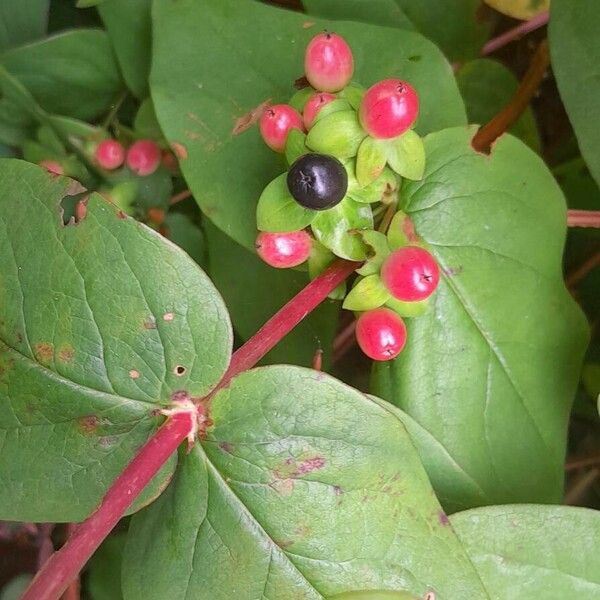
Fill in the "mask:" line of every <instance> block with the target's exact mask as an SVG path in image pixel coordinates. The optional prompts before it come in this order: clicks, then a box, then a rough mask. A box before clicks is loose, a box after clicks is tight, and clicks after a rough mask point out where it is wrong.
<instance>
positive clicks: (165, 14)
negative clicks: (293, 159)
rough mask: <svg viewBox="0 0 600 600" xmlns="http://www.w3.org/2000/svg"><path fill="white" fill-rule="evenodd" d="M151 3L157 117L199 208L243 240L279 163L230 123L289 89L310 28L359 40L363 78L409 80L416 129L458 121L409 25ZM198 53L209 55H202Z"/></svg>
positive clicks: (441, 72)
mask: <svg viewBox="0 0 600 600" xmlns="http://www.w3.org/2000/svg"><path fill="white" fill-rule="evenodd" d="M153 9H154V10H153V39H154V52H153V58H152V74H151V91H152V98H153V100H154V104H155V108H156V113H157V116H158V120H159V122H160V124H161V127H162V129H163V131H164V133H165V135H166V137H167V140H168V141H169V142H171V143H172V144H176V146H175V147H176V148H177V149H179V156H181V157H185V156H187V158H183V159H182V160H181V169H182V172H183V175H184V177H185V179H186V181H187V183H188V185H189V187H190V189H191V190H192V191H193V192H194V197H195V198H196V199H197V201H198V203H199V204H200V208H201V209H202V211H203V212H204V213H205V214H206V215H207V216H208V218H210V219H211V221H213V223H215V224H216V225H217V226H218V227H219V228H220V229H221V230H223V231H225V232H226V233H227V234H228V235H230V236H231V237H233V238H234V239H235V240H236V241H238V242H239V243H241V244H242V245H244V246H246V247H247V248H249V249H252V248H253V246H254V239H255V233H256V232H255V216H254V215H255V207H256V202H257V200H258V198H259V197H260V194H261V192H262V190H263V188H264V186H265V185H266V184H267V183H268V182H269V181H271V180H272V179H273V178H274V177H276V176H277V175H278V174H279V173H281V163H280V162H279V161H278V160H277V158H276V157H275V156H274V155H273V152H271V151H270V150H269V149H268V148H267V147H266V145H265V144H264V142H263V141H262V140H261V139H260V134H259V131H258V128H257V127H251V128H248V129H245V130H243V131H240V130H239V128H236V123H240V122H241V123H245V122H247V121H248V117H249V115H252V114H254V113H253V111H255V109H256V108H257V107H259V106H260V105H261V104H262V103H263V102H265V101H266V100H268V99H271V101H272V102H285V101H286V100H287V99H288V98H289V97H290V96H291V95H292V93H293V88H292V84H293V81H294V80H295V79H296V78H297V77H298V76H299V75H300V74H302V69H303V60H304V50H305V47H306V44H307V43H308V41H309V40H310V39H311V38H312V37H313V36H314V35H315V34H316V33H317V32H318V31H322V30H323V29H334V30H335V31H337V32H338V33H340V34H341V35H343V36H344V37H345V38H346V39H347V40H348V42H349V43H350V44H351V45H352V46H353V47H354V48H355V49H357V51H358V49H360V58H358V55H357V61H356V74H355V77H356V80H357V81H360V82H361V83H362V84H364V85H372V84H373V83H375V82H376V81H378V80H380V79H384V78H386V77H399V76H402V77H403V78H406V79H407V80H408V81H410V82H411V84H412V85H414V86H415V87H416V89H417V90H418V92H419V95H420V99H421V109H420V118H419V121H418V124H417V131H418V132H419V133H420V134H424V133H427V132H429V131H435V130H438V129H440V128H443V127H449V126H453V125H461V124H464V123H465V122H466V119H465V113H464V106H463V104H462V100H461V98H460V94H459V93H458V88H457V86H456V82H455V81H454V77H453V75H452V71H451V69H450V67H449V65H448V63H447V62H446V60H445V59H444V57H443V56H442V54H441V52H440V51H439V50H438V49H437V48H436V47H435V46H434V45H433V44H432V43H431V42H429V41H428V40H426V39H424V38H423V37H421V36H420V35H418V34H416V33H412V32H404V31H399V30H397V29H392V28H389V27H376V26H371V25H364V24H360V23H341V22H336V23H332V22H329V21H324V20H321V19H314V18H310V21H309V20H308V19H307V16H306V15H302V14H299V13H294V12H291V11H286V10H281V9H279V8H275V7H273V6H267V5H265V4H264V3H260V2H251V1H250V0H204V1H203V2H202V3H199V2H196V1H195V0H179V1H178V2H172V1H171V0H157V1H156V2H154V5H153ZM307 22H310V23H314V25H312V26H310V27H305V24H306V23H307ZM249 23H251V24H252V27H249V25H248V24H249ZM257 40H260V41H261V43H260V44H257ZM206 56H210V57H211V59H210V60H201V57H206ZM190 57H197V60H190ZM432 81H433V82H435V85H432V84H431V82H432ZM234 131H235V133H234Z"/></svg>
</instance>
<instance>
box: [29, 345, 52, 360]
mask: <svg viewBox="0 0 600 600" xmlns="http://www.w3.org/2000/svg"><path fill="white" fill-rule="evenodd" d="M33 355H34V356H35V358H36V360H37V361H38V362H40V363H42V364H43V365H45V364H48V363H49V362H51V361H52V359H53V358H54V345H53V344H51V343H50V342H39V343H37V344H35V346H34V347H33Z"/></svg>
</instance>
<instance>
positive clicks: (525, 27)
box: [481, 10, 550, 56]
mask: <svg viewBox="0 0 600 600" xmlns="http://www.w3.org/2000/svg"><path fill="white" fill-rule="evenodd" d="M549 19H550V11H548V10H546V11H544V12H543V13H540V14H539V15H536V16H535V17H533V18H532V19H529V21H525V22H524V23H521V24H520V25H517V26H516V27H513V28H512V29H509V30H508V31H505V32H504V33H501V34H500V35H499V36H496V37H495V38H492V39H491V40H490V41H489V42H487V43H486V44H485V46H484V47H483V48H482V49H481V56H487V55H488V54H492V52H496V50H500V48H503V47H504V46H506V45H507V44H510V42H512V41H514V40H516V39H518V38H520V37H522V36H524V35H526V34H527V33H530V32H532V31H535V30H536V29H539V28H540V27H543V26H544V25H546V24H547V23H548V20H549Z"/></svg>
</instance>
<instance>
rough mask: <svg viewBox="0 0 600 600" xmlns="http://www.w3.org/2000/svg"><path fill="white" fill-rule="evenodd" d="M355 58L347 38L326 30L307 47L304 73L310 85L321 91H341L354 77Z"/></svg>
mask: <svg viewBox="0 0 600 600" xmlns="http://www.w3.org/2000/svg"><path fill="white" fill-rule="evenodd" d="M353 72H354V59H353V58H352V50H350V46H348V44H347V43H346V40H345V39H344V38H343V37H342V36H340V35H337V34H336V33H330V32H327V31H325V32H324V33H319V34H318V35H316V36H315V37H314V38H313V39H312V40H311V41H310V42H309V43H308V46H307V47H306V54H305V55H304V73H305V75H306V79H308V82H309V83H310V85H312V86H313V87H314V88H315V89H316V90H318V91H320V92H339V91H340V90H341V89H343V88H345V87H346V86H347V85H348V84H349V83H350V80H351V79H352V73H353Z"/></svg>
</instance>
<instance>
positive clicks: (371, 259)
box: [356, 229, 390, 276]
mask: <svg viewBox="0 0 600 600" xmlns="http://www.w3.org/2000/svg"><path fill="white" fill-rule="evenodd" d="M360 235H361V237H362V240H363V242H364V243H365V244H366V245H367V256H368V258H367V261H366V262H365V264H364V265H363V266H362V267H361V268H360V269H357V270H356V272H357V273H359V274H360V275H364V276H367V275H373V274H374V273H379V271H380V270H381V265H383V261H384V260H385V259H386V258H387V257H388V256H389V254H390V247H389V244H388V241H387V237H386V236H385V235H384V234H383V233H381V232H379V231H375V230H373V229H367V230H365V231H363V232H361V234H360Z"/></svg>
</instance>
